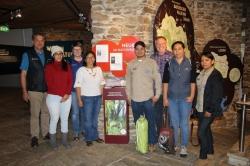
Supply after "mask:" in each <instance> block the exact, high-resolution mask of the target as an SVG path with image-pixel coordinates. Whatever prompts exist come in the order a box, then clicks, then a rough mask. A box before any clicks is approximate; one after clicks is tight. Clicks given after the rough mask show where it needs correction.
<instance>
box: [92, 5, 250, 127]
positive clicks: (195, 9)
mask: <svg viewBox="0 0 250 166" xmlns="http://www.w3.org/2000/svg"><path fill="white" fill-rule="evenodd" d="M161 2H162V0H137V1H135V0H126V1H124V0H116V1H114V0H92V1H91V4H92V9H91V18H92V32H93V34H94V36H93V40H92V43H93V44H95V43H96V42H97V41H99V40H102V39H108V40H112V41H115V42H117V41H119V40H120V39H121V37H122V36H127V35H133V36H138V37H139V38H140V39H141V40H143V41H145V43H146V44H147V49H148V54H149V55H150V54H152V53H153V43H152V42H153V39H152V38H153V23H154V17H155V15H156V12H157V9H158V7H159V6H160V4H161ZM184 2H185V4H186V5H187V7H188V8H189V10H190V13H191V16H192V19H193V24H194V31H195V47H196V49H197V51H198V52H199V53H201V52H202V50H203V47H204V46H205V44H206V43H207V42H208V41H210V40H212V39H215V38H219V39H222V40H224V41H225V42H227V43H228V45H229V47H230V48H231V52H232V53H235V54H236V55H239V56H240V43H241V16H242V4H241V2H240V1H234V0H209V1H208V0H184ZM249 44H250V43H249ZM249 44H248V45H249ZM248 78H249V77H248ZM238 89H239V85H238V86H236V93H235V99H234V100H238ZM236 117H237V116H236V112H235V108H234V106H233V105H231V106H230V107H229V111H228V112H227V113H225V116H224V117H223V118H222V120H218V121H216V122H215V126H218V127H225V126H226V127H231V126H236V122H237V120H236V119H237V118H236Z"/></svg>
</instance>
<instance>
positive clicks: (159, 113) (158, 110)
mask: <svg viewBox="0 0 250 166" xmlns="http://www.w3.org/2000/svg"><path fill="white" fill-rule="evenodd" d="M154 113H155V123H156V134H157V138H158V137H159V134H160V129H161V128H162V121H163V99H162V95H161V96H160V97H159V100H158V101H157V102H156V103H155V105H154ZM167 123H168V122H167ZM164 127H165V126H164Z"/></svg>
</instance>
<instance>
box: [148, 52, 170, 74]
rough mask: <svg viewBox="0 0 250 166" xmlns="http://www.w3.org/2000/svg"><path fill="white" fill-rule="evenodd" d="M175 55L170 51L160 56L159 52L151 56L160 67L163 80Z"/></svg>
mask: <svg viewBox="0 0 250 166" xmlns="http://www.w3.org/2000/svg"><path fill="white" fill-rule="evenodd" d="M172 56H173V54H172V52H170V51H166V52H165V53H164V54H163V55H159V54H158V52H156V53H155V54H153V55H152V56H151V58H152V59H154V60H155V61H156V63H157V65H158V67H159V72H160V74H161V78H163V73H164V68H165V65H166V63H167V62H168V61H169V60H170V59H171V58H172Z"/></svg>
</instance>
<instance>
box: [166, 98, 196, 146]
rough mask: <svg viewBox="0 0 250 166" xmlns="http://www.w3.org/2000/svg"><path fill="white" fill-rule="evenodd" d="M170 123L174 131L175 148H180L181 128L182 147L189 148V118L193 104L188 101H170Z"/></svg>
mask: <svg viewBox="0 0 250 166" xmlns="http://www.w3.org/2000/svg"><path fill="white" fill-rule="evenodd" d="M168 102H169V106H168V111H169V115H170V123H171V126H172V127H173V129H174V140H175V146H179V143H178V140H179V128H180V129H181V146H187V145H188V140H189V118H190V112H191V107H192V103H188V102H186V99H170V98H169V99H168Z"/></svg>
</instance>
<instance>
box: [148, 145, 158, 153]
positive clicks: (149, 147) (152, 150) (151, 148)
mask: <svg viewBox="0 0 250 166" xmlns="http://www.w3.org/2000/svg"><path fill="white" fill-rule="evenodd" d="M148 150H149V152H154V151H155V150H156V147H155V145H154V144H149V146H148Z"/></svg>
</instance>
